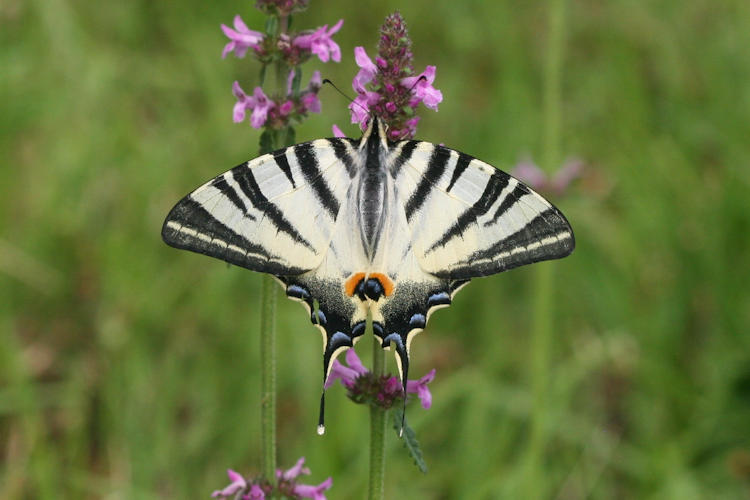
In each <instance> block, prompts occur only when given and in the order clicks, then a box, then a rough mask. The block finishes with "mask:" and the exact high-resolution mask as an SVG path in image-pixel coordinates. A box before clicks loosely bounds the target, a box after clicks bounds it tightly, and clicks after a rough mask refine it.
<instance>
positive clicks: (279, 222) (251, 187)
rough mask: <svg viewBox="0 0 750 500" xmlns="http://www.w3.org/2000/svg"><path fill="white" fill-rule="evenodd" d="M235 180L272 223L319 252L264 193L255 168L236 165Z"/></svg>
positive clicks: (233, 170) (234, 170)
mask: <svg viewBox="0 0 750 500" xmlns="http://www.w3.org/2000/svg"><path fill="white" fill-rule="evenodd" d="M231 172H232V176H233V177H234V180H235V181H236V182H237V185H239V186H240V189H241V190H242V192H243V193H244V194H245V196H246V197H247V198H248V199H249V200H250V202H251V203H252V204H253V207H255V209H256V210H258V211H259V212H262V213H263V214H264V215H265V216H267V217H268V219H269V220H270V221H271V223H272V224H273V225H274V226H275V227H276V229H278V230H279V231H281V232H284V233H286V234H288V235H289V236H291V237H292V238H293V239H294V240H295V241H296V242H298V243H299V244H301V245H303V246H305V247H306V248H308V249H309V250H311V251H312V252H313V253H317V252H316V251H315V248H314V247H313V246H312V244H311V243H310V242H309V241H307V240H306V239H305V237H304V236H302V235H301V234H300V233H299V231H297V229H296V228H295V227H294V226H293V225H292V223H291V222H289V221H288V220H287V219H286V217H284V214H283V213H282V212H281V210H279V207H277V206H276V205H275V204H274V203H273V202H271V201H269V200H268V198H266V196H265V195H264V194H263V192H262V191H261V189H260V187H259V186H258V182H257V181H256V180H255V175H254V174H253V170H252V169H251V168H248V167H247V165H245V164H243V165H240V166H239V167H235V168H233V169H232V170H231Z"/></svg>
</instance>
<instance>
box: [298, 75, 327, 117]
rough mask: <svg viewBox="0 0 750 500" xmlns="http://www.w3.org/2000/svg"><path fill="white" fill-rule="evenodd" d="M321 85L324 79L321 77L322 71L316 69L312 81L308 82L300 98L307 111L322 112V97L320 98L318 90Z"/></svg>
mask: <svg viewBox="0 0 750 500" xmlns="http://www.w3.org/2000/svg"><path fill="white" fill-rule="evenodd" d="M321 85H322V80H321V78H320V71H315V72H314V73H313V74H312V77H311V78H310V83H308V84H307V88H306V89H305V91H304V93H303V94H302V97H301V98H300V101H301V103H302V108H303V110H304V111H305V112H308V111H310V112H312V113H320V109H321V106H320V99H318V91H319V90H320V86H321Z"/></svg>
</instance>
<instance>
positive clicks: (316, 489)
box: [293, 477, 333, 500]
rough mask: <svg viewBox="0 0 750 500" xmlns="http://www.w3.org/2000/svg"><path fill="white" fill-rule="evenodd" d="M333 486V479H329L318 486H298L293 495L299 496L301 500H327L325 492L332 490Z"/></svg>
mask: <svg viewBox="0 0 750 500" xmlns="http://www.w3.org/2000/svg"><path fill="white" fill-rule="evenodd" d="M332 485H333V478H331V477H329V478H328V479H326V480H325V481H323V482H322V483H320V484H319V485H317V486H310V485H307V484H298V485H296V486H295V487H294V490H293V493H294V494H295V495H298V496H299V497H300V498H312V499H313V500H326V496H325V495H324V494H323V492H324V491H326V490H328V489H330V488H331V486H332Z"/></svg>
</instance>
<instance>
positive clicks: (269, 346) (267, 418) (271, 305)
mask: <svg viewBox="0 0 750 500" xmlns="http://www.w3.org/2000/svg"><path fill="white" fill-rule="evenodd" d="M276 287H277V285H276V283H274V280H273V277H272V276H268V275H264V276H263V283H262V285H261V291H260V362H261V373H260V386H261V392H260V428H261V451H262V453H261V456H262V457H263V475H264V476H265V478H266V479H267V480H269V481H271V482H272V483H274V482H275V480H276V325H275V323H276Z"/></svg>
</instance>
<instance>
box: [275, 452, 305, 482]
mask: <svg viewBox="0 0 750 500" xmlns="http://www.w3.org/2000/svg"><path fill="white" fill-rule="evenodd" d="M304 465H305V457H300V459H299V460H297V463H296V464H294V466H293V467H292V468H291V469H287V470H286V471H284V472H281V469H276V477H277V478H282V479H289V480H291V479H295V478H296V477H297V476H299V475H300V474H310V469H308V468H307V467H305V466H304Z"/></svg>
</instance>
